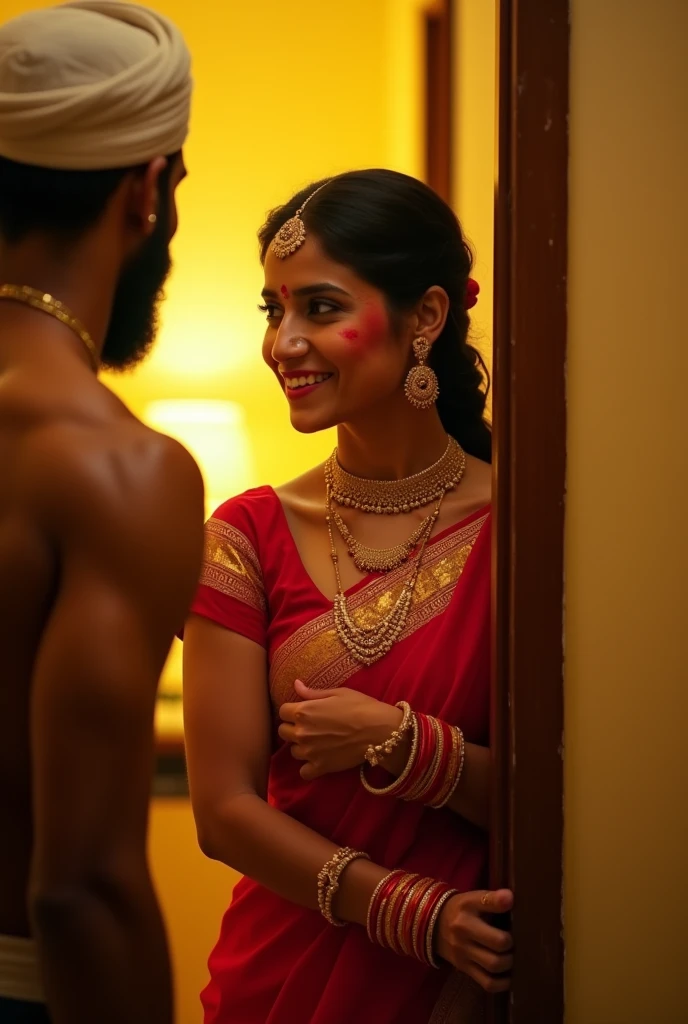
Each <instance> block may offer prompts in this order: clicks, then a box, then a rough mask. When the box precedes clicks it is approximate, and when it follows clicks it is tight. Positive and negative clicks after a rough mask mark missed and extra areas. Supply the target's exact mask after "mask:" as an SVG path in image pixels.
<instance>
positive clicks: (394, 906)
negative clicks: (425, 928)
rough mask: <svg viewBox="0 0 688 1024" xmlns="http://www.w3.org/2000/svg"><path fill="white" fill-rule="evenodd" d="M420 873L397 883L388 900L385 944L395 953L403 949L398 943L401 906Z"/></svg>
mask: <svg viewBox="0 0 688 1024" xmlns="http://www.w3.org/2000/svg"><path fill="white" fill-rule="evenodd" d="M419 878H420V875H415V874H413V875H411V874H409V875H405V876H404V878H403V879H402V880H401V881H400V882H399V883H398V884H397V885H396V887H395V888H394V891H393V892H392V895H391V896H390V897H389V899H388V901H387V907H386V909H385V930H384V935H385V945H386V946H387V947H388V948H389V949H391V950H392V951H393V952H394V953H399V954H401V949H400V947H399V946H398V945H397V932H398V931H399V926H400V923H401V908H402V906H403V904H404V899H405V897H406V894H407V893H408V891H409V890H410V889H411V888H412V886H414V885H415V883H416V882H417V881H418V880H419Z"/></svg>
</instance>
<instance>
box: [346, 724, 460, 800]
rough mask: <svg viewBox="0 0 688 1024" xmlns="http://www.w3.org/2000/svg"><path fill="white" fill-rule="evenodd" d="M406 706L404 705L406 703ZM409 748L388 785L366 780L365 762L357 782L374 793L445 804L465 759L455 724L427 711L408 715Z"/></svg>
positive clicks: (450, 796)
mask: <svg viewBox="0 0 688 1024" xmlns="http://www.w3.org/2000/svg"><path fill="white" fill-rule="evenodd" d="M407 706H408V705H407ZM408 728H410V729H411V733H412V739H411V752H410V754H409V759H408V761H407V763H406V766H405V768H404V770H403V772H402V773H401V775H400V776H399V777H398V778H397V779H395V780H394V782H392V783H390V785H389V786H384V787H382V788H379V789H378V788H377V787H375V786H373V785H371V783H370V782H369V781H368V779H367V778H366V775H365V765H362V766H361V782H362V784H363V786H364V788H365V789H366V790H367V791H368V792H369V793H372V794H373V795H375V796H394V797H397V798H398V799H400V800H406V801H409V802H410V801H414V802H422V803H425V804H427V805H428V806H429V807H433V808H436V809H439V808H441V807H446V805H447V803H448V802H449V801H450V800H451V798H452V796H453V795H454V793H455V792H456V789H457V787H458V785H459V783H460V781H461V777H462V775H463V769H464V763H465V760H466V741H465V738H464V735H463V732H462V731H461V729H459V728H458V726H451V725H448V724H447V723H446V722H443V721H440V720H439V719H436V718H433V717H431V716H430V715H423V714H413V713H411V715H410V724H409V726H408Z"/></svg>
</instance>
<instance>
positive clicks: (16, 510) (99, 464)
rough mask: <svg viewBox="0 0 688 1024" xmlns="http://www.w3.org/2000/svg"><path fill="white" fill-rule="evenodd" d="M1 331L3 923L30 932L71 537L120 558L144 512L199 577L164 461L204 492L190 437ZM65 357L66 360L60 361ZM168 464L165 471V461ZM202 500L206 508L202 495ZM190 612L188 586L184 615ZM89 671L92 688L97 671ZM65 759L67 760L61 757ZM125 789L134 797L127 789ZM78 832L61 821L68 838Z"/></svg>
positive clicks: (163, 644)
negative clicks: (48, 711) (5, 348)
mask: <svg viewBox="0 0 688 1024" xmlns="http://www.w3.org/2000/svg"><path fill="white" fill-rule="evenodd" d="M2 333H3V332H2V324H1V321H0V480H2V487H1V488H0V607H1V608H2V616H0V649H1V650H2V652H3V671H2V676H3V680H2V686H0V777H1V778H2V779H3V784H2V786H0V834H1V835H3V837H4V840H3V842H2V843H1V844H0V934H5V935H8V934H9V935H20V936H29V935H30V934H31V928H30V924H29V920H28V909H27V906H28V905H27V896H26V894H27V885H28V872H29V865H30V862H31V855H32V844H33V829H32V814H31V805H32V797H31V769H32V764H31V748H30V734H31V726H32V722H31V699H32V679H33V677H34V673H35V670H36V667H37V659H40V653H41V649H42V644H43V641H44V638H45V631H46V627H47V626H48V625H49V623H50V620H51V615H52V614H53V612H54V610H55V607H56V604H57V603H58V602H59V598H60V592H61V583H62V582H64V581H63V578H62V577H63V573H64V570H65V561H66V560H69V558H70V544H71V541H72V540H73V541H74V542H75V546H74V549H73V554H74V556H75V557H78V551H79V548H80V546H81V545H80V540H79V537H78V534H79V533H81V531H84V535H83V537H82V538H81V539H82V540H83V546H84V549H85V548H86V544H87V543H88V541H87V537H88V536H89V535H90V541H91V542H92V543H93V544H94V545H96V546H97V545H101V546H102V547H103V548H104V549H110V552H111V554H112V557H113V558H114V557H115V552H114V550H113V549H114V548H118V547H121V543H120V542H119V538H120V536H121V534H122V533H123V532H127V531H129V532H135V531H143V530H144V520H148V524H149V529H150V533H148V535H147V536H148V538H149V539H150V544H151V546H155V547H158V546H162V547H165V546H166V544H168V543H169V544H171V545H173V546H174V547H175V548H176V549H177V551H176V556H175V557H178V558H180V559H182V560H183V559H184V558H185V557H186V558H188V559H190V560H191V566H190V573H189V575H190V584H191V586H192V585H193V576H194V564H195V562H194V559H195V557H196V551H195V549H194V541H193V540H192V543H191V550H190V551H189V552H188V553H187V552H185V551H183V550H182V549H183V546H184V543H185V541H188V539H189V538H194V536H195V541H196V542H197V537H198V534H197V526H198V520H196V522H195V523H194V522H191V523H185V522H183V519H184V518H185V516H184V510H183V508H182V510H181V513H180V514H179V518H180V519H181V520H182V521H179V522H176V521H175V520H176V518H177V514H178V513H177V508H178V505H179V503H178V501H177V500H175V499H178V497H179V495H178V493H175V491H176V488H175V486H174V485H173V486H170V484H169V483H168V477H167V475H166V474H167V471H168V470H169V471H172V470H173V471H174V472H175V475H176V476H177V483H179V484H180V485H182V484H183V483H184V480H185V478H186V480H187V484H188V485H190V486H192V487H194V488H195V489H196V491H197V493H200V484H199V481H198V474H197V471H196V470H195V467H194V466H193V464H192V462H191V460H190V458H189V457H188V456H187V454H186V452H184V451H183V449H181V448H179V446H177V445H176V443H175V442H173V441H170V440H169V439H167V438H164V437H161V435H159V434H156V433H154V432H153V431H151V430H149V429H148V428H147V427H145V426H143V425H142V424H141V423H140V422H139V421H138V420H136V419H135V418H134V417H133V416H132V415H131V413H129V411H128V410H127V409H126V408H125V407H124V406H123V404H122V403H121V402H120V401H119V399H117V398H116V397H115V396H114V395H113V393H112V392H111V391H109V390H108V389H107V388H105V387H103V386H102V385H101V384H99V383H98V381H97V380H96V379H95V378H94V377H93V375H92V374H91V373H89V371H88V370H87V369H85V368H84V367H82V366H81V365H79V364H75V363H74V361H73V360H72V359H71V358H70V359H69V360H67V359H65V360H60V359H59V358H58V359H55V360H54V363H55V365H54V366H53V365H48V366H42V365H32V363H31V362H29V361H25V362H24V363H23V365H19V366H17V365H12V364H9V365H8V364H6V363H5V364H3V358H2ZM62 362H64V363H66V364H67V365H60V363H62ZM56 380H59V381H60V385H61V386H60V388H59V389H58V388H56ZM163 466H164V468H165V473H161V468H162V467H163ZM165 491H167V492H169V497H170V499H171V501H170V505H168V506H167V507H165V506H164V505H162V506H161V500H162V499H164V496H165ZM131 502H133V503H134V507H132V505H131ZM196 511H197V512H198V514H199V515H200V502H198V503H197V506H196ZM99 512H100V515H98V513H99ZM133 516H136V518H137V521H136V522H134V521H132V517H133ZM96 517H97V518H96ZM195 527H196V529H194V528H195ZM70 538H71V539H70ZM120 554H121V557H122V558H123V560H124V561H123V562H120V568H121V569H122V570H123V576H124V577H125V578H126V574H127V571H128V567H127V564H126V563H127V559H135V558H136V556H137V554H139V553H137V552H135V551H131V552H127V551H121V552H120ZM131 568H132V570H133V569H134V568H135V567H134V566H132V567H131ZM101 585H103V583H102V582H101ZM190 596H191V592H190V593H189V598H190ZM93 599H96V595H95V594H94V595H93ZM184 612H185V608H184V607H183V598H182V606H181V607H180V609H179V614H180V617H179V620H178V621H179V622H180V623H181V621H182V619H183V616H184ZM75 613H76V618H75V620H74V622H73V628H74V632H75V639H76V638H78V637H79V635H82V638H83V644H84V648H86V647H87V645H88V642H89V637H88V636H87V635H86V630H87V629H88V623H89V609H87V608H83V609H81V610H79V609H78V608H76V609H75ZM151 628H154V623H152V624H151ZM112 643H113V645H114V647H117V646H118V645H119V644H120V643H121V637H120V636H117V635H113V636H112ZM168 643H169V637H168V635H167V632H166V631H165V629H163V630H162V634H161V636H160V638H159V642H158V645H157V646H158V648H159V652H160V660H161V661H162V660H163V659H164V656H165V654H166V651H167V645H168ZM106 656H107V650H103V651H102V657H103V658H105V657H106ZM93 682H94V698H95V697H97V696H98V693H97V684H98V680H97V679H94V681H93ZM153 696H154V694H153V693H149V694H147V695H146V698H147V700H148V701H149V702H152V700H153ZM103 697H104V695H103ZM105 699H106V698H105ZM33 724H34V725H35V724H38V723H33ZM65 754H68V751H66V752H65ZM60 761H61V762H62V765H63V766H64V759H63V758H62V757H61V758H60ZM59 768H60V764H55V765H53V766H51V770H53V769H54V770H58V769H59ZM93 770H97V762H94V763H92V764H88V763H83V764H81V765H80V766H79V774H80V780H81V781H80V784H81V785H86V784H87V780H88V778H89V775H90V774H91V772H92V771H93ZM75 781H78V780H76V779H75ZM147 781H148V780H147V776H145V775H144V776H143V777H142V778H141V780H140V782H141V785H142V786H144V787H145V786H146V783H147ZM121 798H122V799H127V797H126V794H124V793H123V794H121ZM76 799H77V797H76V794H75V800H76ZM146 799H147V793H146ZM56 812H57V814H58V816H59V815H60V814H63V816H64V821H65V825H67V823H68V821H69V819H70V810H69V808H67V807H65V808H63V810H62V811H60V809H59V808H56ZM89 827H90V825H89ZM76 839H77V837H76V836H70V833H69V831H68V830H67V829H65V836H64V842H65V845H66V846H68V845H69V844H70V842H71V841H72V840H75V841H76Z"/></svg>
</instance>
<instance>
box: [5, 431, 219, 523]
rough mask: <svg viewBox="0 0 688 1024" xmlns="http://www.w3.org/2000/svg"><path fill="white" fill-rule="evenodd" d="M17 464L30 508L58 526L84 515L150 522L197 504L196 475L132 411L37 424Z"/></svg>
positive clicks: (178, 448)
mask: <svg viewBox="0 0 688 1024" xmlns="http://www.w3.org/2000/svg"><path fill="white" fill-rule="evenodd" d="M22 463H23V465H22V470H23V476H24V484H25V488H26V491H27V492H28V493H31V494H32V496H33V498H34V501H33V502H32V504H33V505H34V507H35V508H36V511H37V512H39V511H42V512H44V513H45V514H46V516H47V519H48V521H49V522H50V523H51V524H52V525H53V526H54V527H58V528H59V527H60V526H62V527H67V526H68V525H69V523H70V522H73V523H74V524H76V523H77V522H78V523H80V524H83V523H84V521H85V520H86V519H87V518H88V517H90V516H94V517H97V519H98V521H99V523H100V525H101V527H106V526H108V525H117V526H118V528H120V529H121V528H123V527H124V526H125V525H126V524H127V523H132V525H133V523H134V521H135V520H138V521H139V522H140V523H141V524H142V525H143V524H144V523H145V524H147V525H149V524H150V523H151V521H153V520H154V519H155V518H156V517H158V516H160V517H164V516H165V515H168V516H169V518H171V519H175V517H177V516H178V513H179V511H183V509H184V508H185V507H189V506H191V507H193V508H194V510H195V509H200V508H201V507H202V498H203V483H202V479H201V474H200V471H199V469H198V467H197V465H196V463H195V461H194V459H193V458H192V456H191V455H190V454H189V452H188V451H187V450H186V449H185V448H184V447H183V446H182V445H181V444H179V442H177V441H175V440H173V439H172V438H170V437H167V436H165V435H164V434H159V433H158V432H157V431H155V430H152V429H151V428H150V427H147V426H146V425H145V424H143V423H141V422H140V421H139V420H137V419H136V418H135V417H134V416H132V415H131V414H127V415H119V416H108V417H105V418H103V419H102V420H89V419H83V418H70V417H65V418H61V419H59V420H56V421H54V422H52V423H44V424H42V425H41V426H40V427H37V428H36V429H35V430H34V431H33V432H32V436H31V437H30V438H27V440H26V443H25V446H24V458H23V460H22ZM60 532H61V531H60Z"/></svg>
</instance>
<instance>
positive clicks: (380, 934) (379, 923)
mask: <svg viewBox="0 0 688 1024" xmlns="http://www.w3.org/2000/svg"><path fill="white" fill-rule="evenodd" d="M406 877H407V874H406V872H405V871H402V872H401V875H400V877H399V878H397V879H396V880H395V881H394V884H393V885H391V886H390V887H389V889H387V890H386V892H385V895H384V897H383V899H382V900H381V901H380V905H379V907H378V911H377V920H376V922H375V941H376V942H377V944H378V946H382V947H384V948H386V947H387V941H386V939H385V918H386V914H387V904H388V901H389V900H390V898H391V897H392V895H393V893H394V890H395V889H396V887H397V886H398V885H402V884H403V881H404V879H405V878H406Z"/></svg>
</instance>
